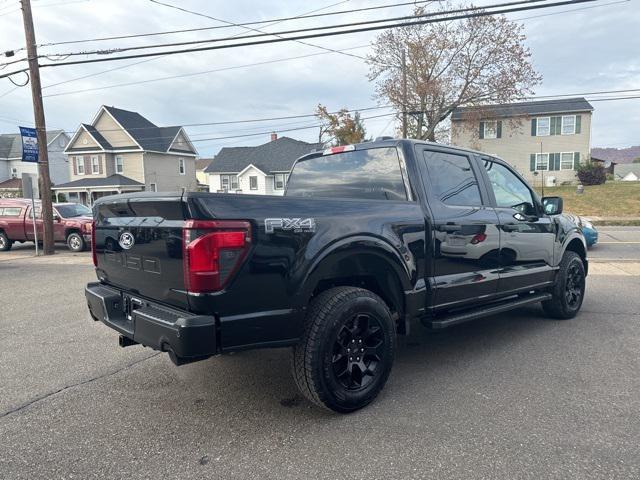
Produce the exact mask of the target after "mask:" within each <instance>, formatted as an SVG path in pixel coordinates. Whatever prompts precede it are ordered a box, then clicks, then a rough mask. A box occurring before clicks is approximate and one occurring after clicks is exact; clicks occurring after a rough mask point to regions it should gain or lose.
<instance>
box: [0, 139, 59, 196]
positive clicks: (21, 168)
mask: <svg viewBox="0 0 640 480" xmlns="http://www.w3.org/2000/svg"><path fill="white" fill-rule="evenodd" d="M68 143H69V136H68V135H67V134H66V133H65V132H64V131H62V130H50V131H48V132H47V152H48V154H49V176H50V178H51V182H52V183H53V184H54V185H57V184H60V183H65V182H68V181H69V166H68V164H67V157H66V155H65V154H64V149H65V147H66V146H67V144H68ZM23 173H33V174H36V175H37V174H38V165H37V164H36V163H32V162H23V161H22V138H21V137H20V134H19V133H9V134H0V183H2V182H6V181H7V180H11V179H14V178H15V179H20V178H22V174H23Z"/></svg>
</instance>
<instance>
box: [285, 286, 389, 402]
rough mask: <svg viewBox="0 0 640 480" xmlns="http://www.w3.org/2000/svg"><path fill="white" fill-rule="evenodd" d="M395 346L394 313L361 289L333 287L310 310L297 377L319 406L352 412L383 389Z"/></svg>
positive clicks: (295, 362) (296, 355)
mask: <svg viewBox="0 0 640 480" xmlns="http://www.w3.org/2000/svg"><path fill="white" fill-rule="evenodd" d="M395 345H396V333H395V325H394V322H393V320H392V318H391V312H390V311H389V308H388V307H387V305H386V304H385V303H384V301H383V300H382V299H381V298H380V297H378V296H377V295H375V294H374V293H372V292H370V291H368V290H364V289H362V288H356V287H336V288H332V289H330V290H327V291H325V292H322V293H321V294H320V295H318V296H317V297H316V298H315V299H313V301H312V302H311V305H310V306H309V310H308V314H307V318H306V324H305V332H304V334H303V336H302V339H301V340H300V342H299V343H298V345H296V347H295V348H294V350H293V355H292V370H293V377H294V379H295V382H296V384H297V385H298V388H299V389H300V391H301V392H302V394H303V395H304V396H305V397H307V398H308V399H309V400H311V401H312V402H313V403H315V404H316V405H318V406H320V407H323V408H327V409H329V410H333V411H335V412H339V413H349V412H353V411H355V410H358V409H360V408H362V407H364V406H366V405H367V404H369V403H370V402H371V401H372V400H373V399H374V398H376V396H377V395H378V393H380V391H381V390H382V388H383V387H384V385H385V383H386V381H387V378H388V377H389V373H390V372H391V367H392V365H393V357H394V351H395Z"/></svg>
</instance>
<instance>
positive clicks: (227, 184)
mask: <svg viewBox="0 0 640 480" xmlns="http://www.w3.org/2000/svg"><path fill="white" fill-rule="evenodd" d="M220 185H221V186H222V189H223V190H237V189H238V175H220Z"/></svg>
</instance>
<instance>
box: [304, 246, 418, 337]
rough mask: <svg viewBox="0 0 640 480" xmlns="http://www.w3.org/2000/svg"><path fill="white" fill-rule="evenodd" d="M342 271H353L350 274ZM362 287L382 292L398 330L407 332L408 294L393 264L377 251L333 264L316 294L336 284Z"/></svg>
mask: <svg viewBox="0 0 640 480" xmlns="http://www.w3.org/2000/svg"><path fill="white" fill-rule="evenodd" d="M338 272H350V273H349V275H344V274H340V273H338ZM346 286H349V287H360V288H364V289H366V290H369V291H371V292H373V293H375V294H376V295H378V296H379V297H380V298H382V300H384V302H385V304H386V305H387V307H388V308H389V310H390V311H391V315H392V317H393V318H394V320H395V321H396V327H397V332H398V333H399V334H405V333H407V332H406V325H405V322H404V295H403V290H402V285H401V283H400V280H399V279H398V276H397V274H396V272H395V270H394V269H393V267H392V266H391V265H390V264H389V263H388V262H387V261H386V260H384V259H382V258H381V257H378V256H375V255H367V254H363V255H351V256H348V257H346V258H343V259H341V260H340V261H338V262H336V263H335V264H333V266H332V268H331V271H330V272H327V274H325V275H324V276H323V277H322V278H321V279H320V280H319V281H318V283H317V284H316V286H315V288H314V290H313V294H312V296H313V297H315V296H317V295H319V294H320V293H322V292H324V291H325V290H328V289H330V288H333V287H346Z"/></svg>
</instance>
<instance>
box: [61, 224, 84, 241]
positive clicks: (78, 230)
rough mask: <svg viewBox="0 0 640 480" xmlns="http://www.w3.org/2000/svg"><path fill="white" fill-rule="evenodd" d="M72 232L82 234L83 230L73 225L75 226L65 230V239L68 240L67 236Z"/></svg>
mask: <svg viewBox="0 0 640 480" xmlns="http://www.w3.org/2000/svg"><path fill="white" fill-rule="evenodd" d="M72 233H79V234H80V235H82V232H81V231H80V229H79V228H76V227H73V228H69V229H67V230H65V232H64V239H65V240H66V239H67V237H68V236H69V235H71V234H72Z"/></svg>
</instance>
